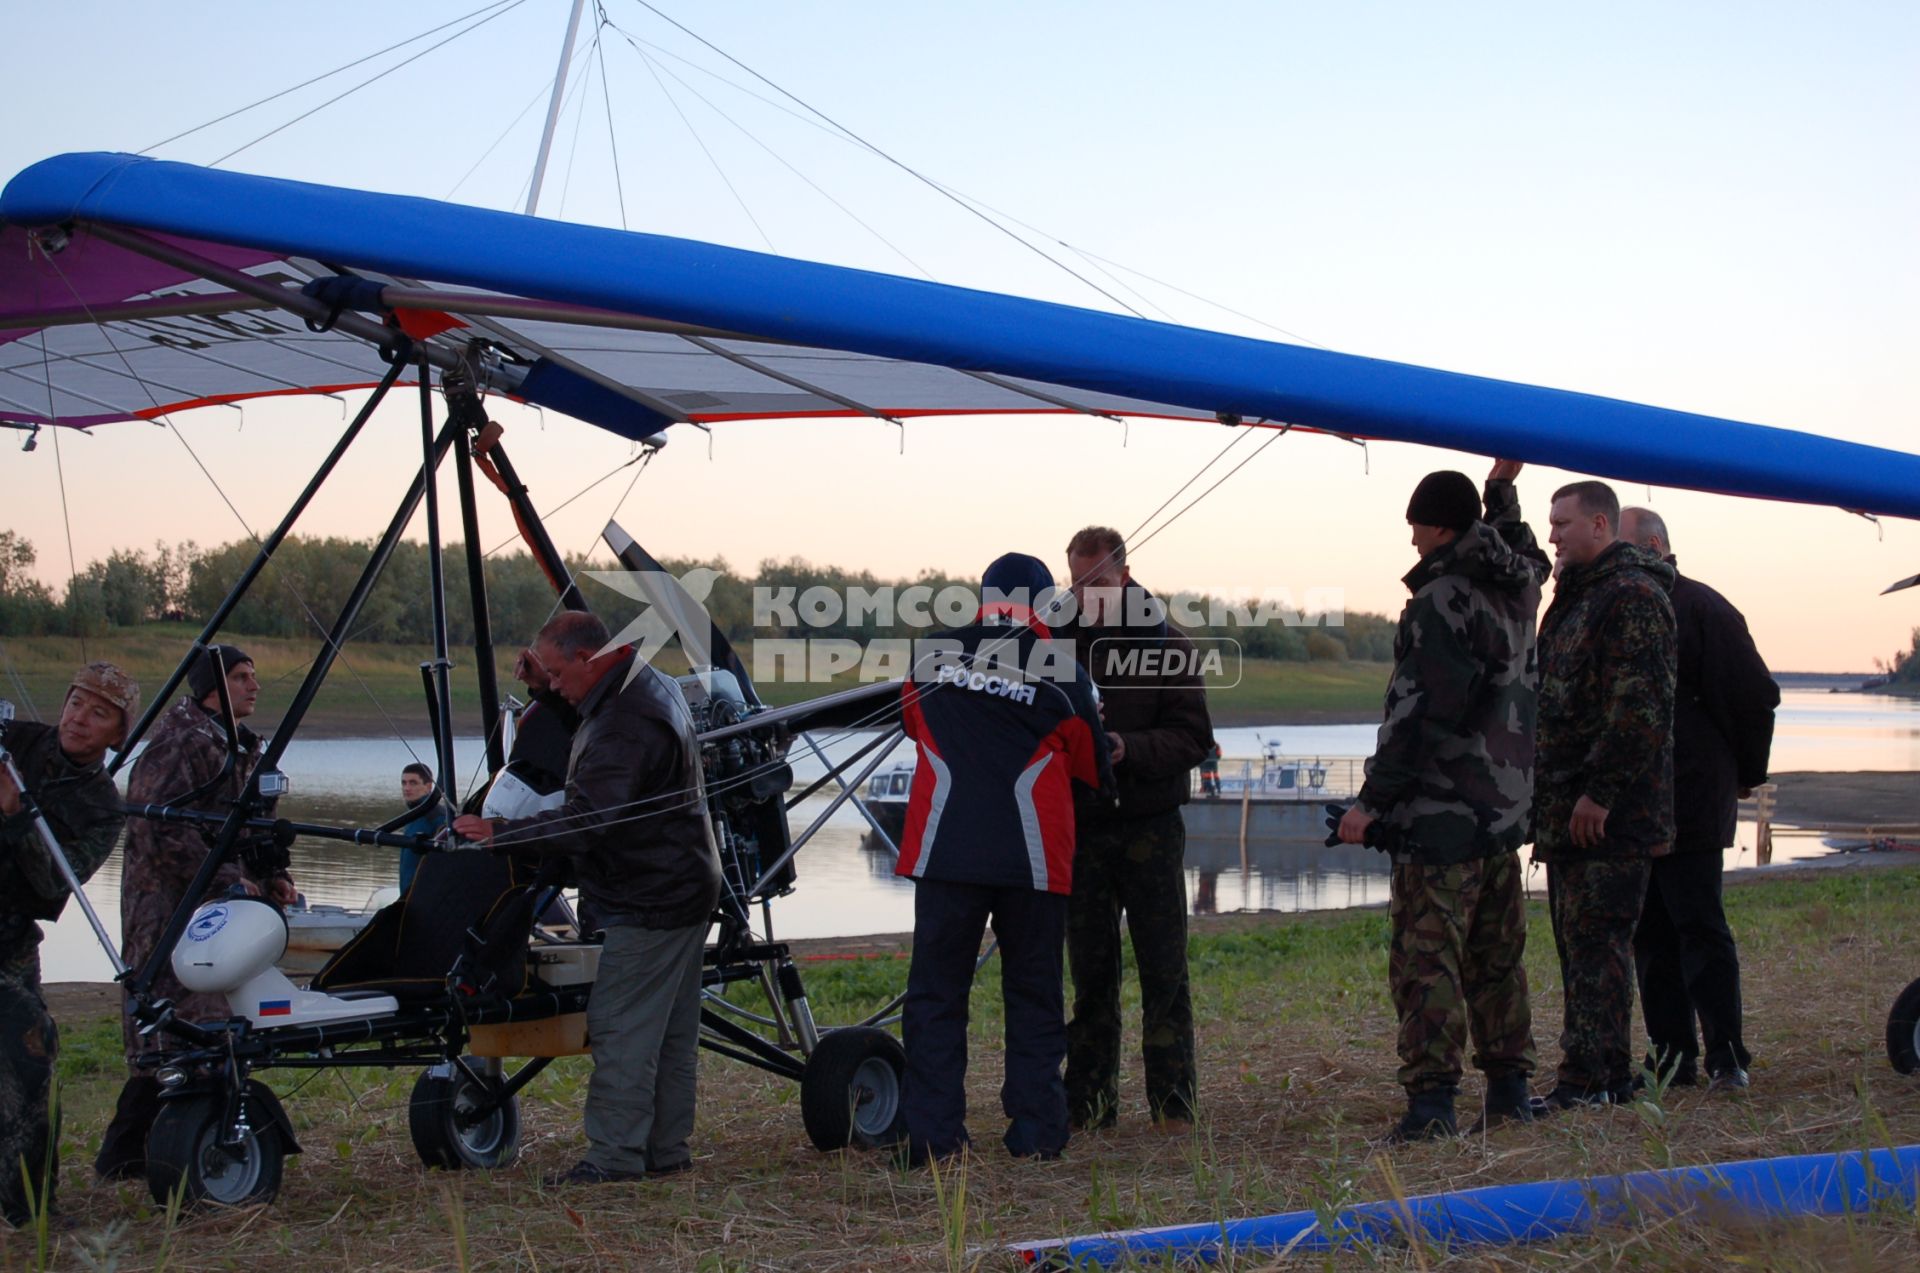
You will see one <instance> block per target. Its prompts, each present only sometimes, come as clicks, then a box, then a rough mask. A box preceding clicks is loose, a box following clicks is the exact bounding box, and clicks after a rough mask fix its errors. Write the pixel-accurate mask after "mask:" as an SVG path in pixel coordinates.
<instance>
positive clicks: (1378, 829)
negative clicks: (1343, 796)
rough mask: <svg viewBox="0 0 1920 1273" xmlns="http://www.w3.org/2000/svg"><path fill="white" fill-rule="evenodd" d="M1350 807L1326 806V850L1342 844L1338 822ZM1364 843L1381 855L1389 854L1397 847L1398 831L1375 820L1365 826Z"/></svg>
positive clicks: (1377, 819)
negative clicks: (1365, 835) (1365, 836)
mask: <svg viewBox="0 0 1920 1273" xmlns="http://www.w3.org/2000/svg"><path fill="white" fill-rule="evenodd" d="M1351 807H1352V806H1350V805H1344V804H1329V805H1327V806H1326V814H1327V847H1328V848H1330V849H1331V848H1334V847H1336V846H1338V845H1339V844H1341V843H1342V841H1341V839H1340V820H1341V819H1342V818H1344V817H1346V816H1347V810H1348V809H1349V808H1351ZM1364 843H1365V844H1366V846H1367V847H1368V848H1370V849H1378V850H1380V852H1382V853H1391V852H1393V851H1394V849H1396V848H1398V847H1399V843H1400V830H1399V828H1398V827H1392V826H1388V825H1387V824H1386V823H1385V822H1384V821H1382V820H1381V819H1379V818H1375V819H1374V820H1373V821H1372V822H1369V823H1368V824H1367V838H1366V840H1365V841H1364Z"/></svg>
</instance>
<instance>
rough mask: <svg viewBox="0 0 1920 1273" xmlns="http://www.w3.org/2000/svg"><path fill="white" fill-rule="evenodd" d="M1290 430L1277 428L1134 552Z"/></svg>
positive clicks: (1285, 427) (1285, 426)
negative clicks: (1250, 453) (1251, 452)
mask: <svg viewBox="0 0 1920 1273" xmlns="http://www.w3.org/2000/svg"><path fill="white" fill-rule="evenodd" d="M1292 428H1293V426H1292V425H1286V424H1283V425H1281V426H1280V427H1279V428H1277V429H1275V430H1274V431H1273V436H1272V437H1270V438H1268V439H1267V440H1266V441H1265V442H1262V443H1261V444H1260V445H1259V446H1257V447H1255V448H1254V451H1253V454H1252V455H1249V456H1248V457H1247V458H1246V459H1244V460H1242V461H1240V462H1239V463H1238V464H1236V465H1234V466H1233V467H1232V468H1230V469H1228V470H1227V471H1226V473H1225V474H1224V475H1222V476H1221V478H1220V480H1219V481H1217V482H1215V483H1214V484H1213V485H1212V486H1209V487H1208V488H1207V489H1206V490H1204V491H1201V492H1200V493H1199V494H1198V495H1196V496H1194V497H1193V500H1192V502H1190V503H1189V504H1188V505H1187V506H1186V507H1185V508H1182V509H1181V510H1180V511H1179V512H1177V513H1175V514H1174V515H1173V516H1172V517H1169V518H1167V520H1166V521H1164V522H1161V523H1160V525H1158V526H1156V527H1155V528H1154V529H1153V531H1152V533H1151V534H1149V535H1148V536H1147V537H1146V538H1145V539H1143V540H1141V541H1140V542H1139V543H1137V544H1135V545H1134V546H1133V547H1134V550H1135V551H1137V550H1139V549H1141V548H1144V547H1146V546H1147V545H1148V544H1150V543H1152V542H1153V539H1154V536H1155V535H1158V534H1159V533H1160V532H1161V531H1163V530H1165V529H1166V528H1167V527H1169V526H1171V525H1173V524H1174V523H1175V522H1177V521H1179V520H1180V519H1181V518H1182V517H1185V516H1186V515H1187V514H1188V513H1190V512H1192V511H1193V509H1194V506H1195V505H1197V504H1199V503H1200V501H1201V500H1203V499H1205V498H1206V497H1207V496H1209V495H1211V494H1213V493H1214V492H1215V491H1217V490H1219V489H1220V486H1221V483H1223V482H1225V481H1226V480H1227V479H1228V478H1230V477H1232V476H1233V475H1234V474H1235V473H1238V472H1239V471H1240V470H1241V469H1243V468H1245V467H1247V465H1249V464H1251V463H1253V461H1254V460H1256V459H1257V458H1259V455H1260V452H1262V451H1264V450H1266V449H1267V448H1268V447H1270V446H1272V445H1273V444H1274V443H1275V442H1278V441H1279V440H1280V439H1281V438H1284V437H1286V436H1287V433H1288V432H1289V431H1290V430H1291V429H1292Z"/></svg>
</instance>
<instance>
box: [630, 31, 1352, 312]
mask: <svg viewBox="0 0 1920 1273" xmlns="http://www.w3.org/2000/svg"><path fill="white" fill-rule="evenodd" d="M649 7H650V6H649ZM655 12H656V13H657V12H658V10H655ZM662 16H664V15H662ZM668 20H669V21H671V19H668ZM675 25H678V24H675ZM612 26H613V29H614V30H615V31H617V32H619V34H620V35H621V37H622V38H624V39H625V40H626V41H627V42H628V43H629V44H632V45H634V46H635V52H640V47H639V46H641V45H645V46H646V48H648V49H651V50H652V51H653V52H654V54H656V55H658V56H660V57H665V58H671V59H672V60H674V61H676V62H679V63H680V64H681V65H683V66H686V67H688V68H689V69H691V70H694V71H697V72H699V73H700V74H702V75H705V76H707V77H708V78H709V79H712V80H716V81H718V82H719V83H721V84H723V85H725V86H726V87H728V88H730V89H732V90H733V91H734V92H736V93H741V94H743V95H745V96H747V97H751V98H752V99H753V100H754V101H756V102H760V103H761V104H763V105H765V106H769V107H772V108H773V109H774V110H777V111H779V112H780V113H781V114H783V115H787V116H789V117H791V118H793V119H795V120H798V121H800V122H801V123H803V124H805V125H807V126H808V127H809V128H813V129H816V130H817V131H819V132H820V133H822V134H824V135H826V136H828V137H832V138H833V139H834V140H835V141H838V142H841V143H843V144H846V145H850V146H856V147H860V148H864V149H866V150H868V151H870V152H872V153H874V154H876V155H879V156H880V157H881V158H883V159H888V160H889V162H892V160H891V159H890V158H889V157H888V156H886V155H884V154H882V152H880V151H879V149H878V148H877V147H875V146H873V145H872V144H871V143H869V142H866V141H864V140H863V139H861V138H858V137H856V136H854V135H852V134H851V133H848V132H847V131H846V130H844V129H841V128H840V126H839V125H837V124H833V123H832V121H831V120H828V122H827V123H825V124H823V123H821V122H819V120H817V119H813V118H809V117H808V116H807V115H805V114H802V113H801V112H799V111H796V110H794V109H792V108H791V107H789V106H786V105H784V104H783V103H781V102H778V101H776V100H774V99H773V98H771V97H768V96H766V95H765V94H762V93H757V92H755V91H754V90H753V89H752V88H749V87H748V86H746V85H744V84H741V83H739V82H738V81H736V80H732V79H729V78H727V77H726V76H725V75H722V74H720V73H719V72H717V71H714V70H712V69H711V68H709V67H705V66H702V65H700V64H699V63H698V62H695V61H693V60H692V59H690V58H686V57H682V56H681V55H680V54H678V53H675V52H674V51H672V50H671V49H668V48H665V47H663V46H661V45H659V44H656V43H654V42H653V41H651V40H648V39H646V38H644V37H641V36H636V35H634V34H633V33H632V32H630V31H627V30H626V29H625V28H623V27H621V26H620V25H619V24H618V23H613V24H612ZM681 29H682V30H685V28H684V27H683V28H681ZM688 34H689V35H691V34H692V32H688ZM694 38H695V39H696V40H698V39H699V38H700V37H698V36H694ZM700 42H701V43H702V44H705V45H706V46H707V47H708V48H710V49H713V51H714V52H716V53H719V54H720V56H722V57H725V58H727V60H728V61H729V62H732V63H733V64H734V65H735V66H739V67H740V68H741V69H742V70H744V71H746V72H747V73H748V74H750V75H753V76H755V78H757V79H760V80H761V82H762V83H765V84H768V85H769V86H770V87H772V88H773V89H774V90H775V91H777V92H781V93H785V92H786V90H784V89H781V88H780V87H779V85H777V84H773V83H772V81H771V80H768V79H766V78H765V77H764V76H761V75H759V73H758V72H755V71H754V70H753V69H752V68H751V67H747V66H745V65H744V64H742V63H740V62H739V61H738V60H737V59H734V58H732V57H730V56H728V55H727V54H726V53H725V52H723V51H722V50H719V49H717V48H714V46H713V45H711V44H709V43H707V42H706V41H704V40H701V41H700ZM642 56H645V54H644V53H643V54H642ZM668 73H669V74H671V72H668ZM674 78H675V79H676V80H679V77H678V76H675V77H674ZM680 82H681V84H682V85H683V86H686V87H687V88H688V91H689V92H693V93H694V94H695V96H698V97H700V98H701V100H702V101H705V102H707V105H708V106H709V107H712V109H713V110H714V112H715V113H716V114H719V115H720V116H721V117H722V118H725V119H727V120H728V122H729V123H734V121H733V120H732V119H731V118H730V117H728V116H727V115H726V113H725V112H724V111H721V110H720V108H719V107H717V106H714V104H713V103H712V102H711V101H708V99H706V98H705V97H704V96H702V95H700V94H699V93H698V92H697V91H695V90H694V89H693V88H692V87H691V86H687V85H686V82H685V81H684V80H681V81H680ZM787 95H788V96H789V97H791V96H792V95H791V94H787ZM793 100H794V101H799V99H798V98H793ZM801 105H803V106H805V105H806V104H805V103H804V102H802V103H801ZM807 109H808V110H812V107H807ZM816 113H817V112H816ZM820 119H826V116H820ZM829 124H831V125H832V126H831V127H829ZM735 127H741V126H740V125H739V124H737V123H735ZM741 131H743V132H746V131H747V130H746V129H745V128H743V127H741ZM748 136H749V137H751V136H752V134H751V133H748ZM754 140H755V143H756V144H758V145H761V146H762V147H763V148H765V144H764V143H761V142H759V141H758V139H757V138H755V139H754ZM769 153H773V152H771V151H769ZM774 158H775V159H780V157H779V155H777V154H775V155H774ZM780 162H781V163H783V164H785V163H786V161H785V160H784V159H781V160H780ZM787 166H788V167H789V168H791V167H792V165H790V164H788V165H787ZM794 171H795V173H796V175H798V170H797V169H795V170H794ZM915 175H916V176H919V177H920V179H921V180H923V181H926V182H928V183H929V184H930V185H932V186H933V187H934V188H935V189H937V190H938V191H939V192H941V193H942V194H945V195H947V196H948V197H949V198H952V199H954V200H956V201H959V202H961V203H963V204H971V205H974V206H975V207H976V208H978V209H981V210H984V211H985V212H987V213H991V214H992V215H993V216H995V217H999V218H1001V219H1002V220H1005V221H1009V222H1011V223H1013V224H1014V225H1017V226H1019V227H1021V228H1022V229H1024V230H1027V231H1030V232H1031V233H1033V234H1036V235H1039V236H1040V237H1042V238H1044V239H1046V240H1048V241H1050V242H1052V243H1056V244H1058V245H1059V246H1061V247H1063V248H1065V249H1067V250H1068V251H1069V252H1072V253H1073V254H1074V255H1076V256H1078V257H1080V258H1081V259H1083V260H1085V261H1087V262H1089V263H1090V264H1094V265H1095V266H1096V268H1098V267H1099V266H1109V267H1112V268H1113V269H1118V270H1122V271H1125V272H1126V273H1128V274H1132V275H1135V276H1137V277H1139V278H1142V279H1145V280H1146V281H1148V282H1149V283H1152V284H1154V285H1155V286H1158V287H1164V288H1166V289H1167V290H1168V291H1170V292H1175V293H1177V294H1179V295H1181V296H1184V297H1186V298H1187V299H1188V300H1191V301H1195V302H1198V303H1199V304H1202V305H1205V306H1207V307H1209V308H1211V309H1217V310H1219V311H1221V312H1222V313H1226V314H1231V315H1233V316H1234V317H1235V318H1240V319H1244V320H1245V321H1247V322H1250V323H1254V324H1257V325H1258V326H1261V327H1264V328H1266V329H1267V330H1269V331H1273V332H1277V333H1279V334H1280V335H1282V336H1285V337H1286V338H1287V339H1289V340H1294V341H1298V342H1300V343H1301V344H1304V345H1311V346H1313V347H1315V348H1317V349H1326V348H1328V346H1326V345H1324V344H1322V343H1321V342H1319V341H1317V340H1314V339H1312V338H1311V337H1308V336H1303V335H1301V334H1299V333H1298V332H1294V331H1291V330H1289V329H1287V328H1285V327H1281V326H1279V325H1278V324H1276V323H1272V322H1269V321H1267V320H1266V319H1264V318H1260V317H1258V316H1257V315H1254V314H1249V313H1245V312H1244V311H1241V310H1238V309H1235V308H1234V307H1233V306H1231V305H1227V304H1224V303H1222V302H1220V301H1216V300H1213V299H1212V298H1210V297H1207V296H1202V295H1201V294H1199V293H1198V292H1194V291H1190V290H1188V289H1186V288H1183V287H1180V286H1177V285H1176V284H1173V283H1169V282H1167V281H1166V280H1165V279H1161V278H1157V277H1155V276H1154V275H1152V274H1148V273H1147V272H1145V271H1144V270H1138V269H1135V268H1133V267H1132V266H1129V265H1125V264H1122V263H1121V262H1119V261H1115V260H1113V259H1111V258H1109V257H1104V256H1101V255H1099V254H1098V253H1095V252H1091V251H1089V250H1087V249H1086V248H1083V247H1080V246H1078V245H1077V244H1074V243H1071V242H1069V241H1067V240H1066V239H1064V238H1061V237H1060V236H1059V235H1057V234H1055V233H1053V232H1052V231H1050V230H1047V229H1045V228H1043V227H1041V226H1037V225H1034V224H1033V223H1031V222H1029V221H1025V220H1022V219H1021V218H1019V217H1016V216H1014V215H1013V214H1012V213H1009V212H1007V211H1005V210H1004V209H1001V208H998V207H995V206H994V205H993V204H991V203H988V202H987V201H985V200H983V199H980V198H978V197H976V196H974V195H971V194H968V193H967V192H966V191H964V190H960V189H958V188H957V187H954V186H951V185H948V184H947V183H946V182H943V181H938V180H936V179H933V178H929V177H925V176H923V175H921V174H918V173H915ZM802 179H803V180H805V178H804V177H803V178H802ZM808 184H809V185H812V184H813V183H812V182H810V181H809V182H808ZM815 188H816V189H818V187H815ZM821 193H822V194H823V195H824V194H825V191H821ZM829 198H830V196H829ZM835 206H836V207H840V206H841V205H840V204H839V203H838V202H837V201H835ZM841 210H842V211H847V214H848V216H850V217H853V214H852V212H850V211H848V210H847V209H845V208H844V207H842V209H841ZM976 215H978V214H977V213H976ZM853 219H854V220H855V221H859V218H858V217H853ZM860 224H861V225H862V226H863V227H864V226H865V223H864V222H860ZM867 228H869V229H870V227H867ZM875 237H876V238H880V236H879V235H878V234H877V233H875ZM881 241H882V242H885V239H881ZM887 246H888V247H892V246H893V245H892V244H890V243H889V244H888V245H887ZM894 250H895V251H896V252H897V251H898V249H897V248H895V249H894ZM1049 259H1051V258H1049ZM1055 263H1056V264H1058V262H1055ZM914 268H915V269H919V268H920V267H919V266H918V265H915V266H914ZM1068 272H1069V273H1072V271H1068ZM1101 272H1102V273H1107V271H1106V270H1102V271H1101ZM921 273H923V274H925V273H926V271H924V270H921ZM928 277H931V276H930V275H929V276H928ZM1076 277H1078V276H1077V275H1076ZM1107 277H1109V278H1112V277H1113V276H1112V275H1111V274H1110V273H1107ZM1127 290H1128V291H1129V292H1131V293H1132V294H1133V295H1134V296H1136V297H1139V298H1140V299H1141V300H1142V302H1143V303H1145V304H1147V305H1148V306H1149V308H1152V309H1155V310H1157V311H1159V312H1160V313H1162V314H1165V313H1166V310H1165V309H1164V307H1162V306H1160V305H1157V304H1154V303H1153V302H1152V301H1149V300H1147V299H1146V297H1145V295H1144V293H1142V292H1140V291H1139V290H1138V289H1137V288H1128V289H1127ZM1133 312H1134V313H1136V314H1138V311H1137V310H1135V311H1133Z"/></svg>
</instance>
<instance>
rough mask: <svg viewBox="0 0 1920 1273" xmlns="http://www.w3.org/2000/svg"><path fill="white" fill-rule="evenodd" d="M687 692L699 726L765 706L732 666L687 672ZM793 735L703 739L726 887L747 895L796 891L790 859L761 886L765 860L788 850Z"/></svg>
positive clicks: (728, 721)
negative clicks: (747, 691)
mask: <svg viewBox="0 0 1920 1273" xmlns="http://www.w3.org/2000/svg"><path fill="white" fill-rule="evenodd" d="M679 684H680V690H681V693H682V694H684V695H685V696H686V699H687V706H688V708H689V709H690V710H691V711H692V713H693V721H694V728H695V729H697V730H698V731H699V732H701V733H703V734H704V733H706V732H707V731H709V730H714V729H720V728H722V727H724V726H727V725H735V724H738V723H739V722H741V721H743V720H748V719H750V718H751V717H752V716H753V714H754V713H755V712H756V711H757V710H759V709H757V708H755V707H754V706H753V705H752V704H750V703H748V702H747V700H746V696H745V695H744V694H742V693H741V692H740V682H739V681H738V680H736V679H735V678H734V676H733V674H732V673H731V672H725V671H719V670H714V671H708V672H702V673H697V674H694V675H690V676H683V677H681V678H680V681H679ZM786 751H787V742H786V739H785V738H784V737H781V736H779V735H778V734H777V732H776V731H775V730H773V729H769V730H767V731H766V733H765V734H758V733H753V732H747V733H740V734H733V735H730V736H729V737H726V738H722V739H717V740H715V741H713V742H708V743H703V744H702V745H701V748H700V768H701V772H702V776H703V777H704V779H705V781H706V788H707V811H708V817H709V819H710V820H711V821H712V823H713V834H714V839H715V841H716V842H717V844H718V846H719V849H720V866H721V869H722V870H723V871H725V872H726V875H727V883H728V889H729V891H731V892H732V893H733V894H734V895H735V896H737V897H739V898H742V899H744V900H752V901H758V900H760V899H762V898H768V897H780V896H783V895H785V894H787V893H790V892H792V891H793V882H794V869H793V861H792V859H788V860H787V861H786V862H785V863H784V864H783V865H782V866H781V867H780V869H779V870H778V871H776V872H775V873H774V875H773V877H772V878H771V879H769V880H768V881H767V882H766V883H765V884H763V885H761V887H760V888H758V889H755V888H754V887H753V885H754V883H755V882H756V881H757V880H759V878H760V875H761V872H762V871H764V870H765V869H766V866H767V864H769V863H771V862H774V861H777V860H778V859H779V858H780V856H781V855H782V854H784V853H785V852H786V851H787V846H788V844H789V840H788V837H787V812H786V809H785V808H784V807H783V806H782V803H781V800H780V797H781V796H783V795H785V794H786V792H787V790H788V789H789V788H790V787H792V786H793V767H792V766H791V765H789V764H788V763H787V759H786Z"/></svg>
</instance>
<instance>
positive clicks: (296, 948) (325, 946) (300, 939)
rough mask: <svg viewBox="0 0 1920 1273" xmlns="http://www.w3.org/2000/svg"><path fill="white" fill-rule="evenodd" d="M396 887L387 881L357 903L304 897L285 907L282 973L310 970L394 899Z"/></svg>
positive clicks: (398, 891)
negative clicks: (348, 904)
mask: <svg viewBox="0 0 1920 1273" xmlns="http://www.w3.org/2000/svg"><path fill="white" fill-rule="evenodd" d="M399 897H400V890H399V889H398V888H396V887H394V886H393V885H391V884H389V885H387V886H386V887H385V888H379V889H375V890H374V891H373V892H372V893H370V894H368V895H367V900H366V902H365V903H363V904H362V905H360V906H357V907H353V906H335V905H333V904H332V903H329V902H309V901H308V900H307V899H306V898H305V897H302V898H300V900H299V902H298V903H297V904H296V905H294V906H290V907H288V908H287V910H286V912H285V914H286V921H287V951H286V954H284V955H282V956H281V957H280V960H279V967H280V969H281V970H282V971H283V972H289V973H312V972H315V971H317V970H318V969H319V967H320V965H322V964H324V963H326V962H327V958H328V957H329V956H330V955H332V954H333V952H334V951H336V950H338V949H340V948H341V947H342V946H344V945H346V944H347V943H348V942H350V941H352V940H353V938H354V936H355V934H357V933H358V932H359V931H360V930H361V929H363V928H365V927H366V926H367V925H368V924H369V923H371V922H372V921H373V917H374V915H375V914H377V913H378V912H379V911H380V909H381V908H382V907H384V906H388V905H391V904H392V903H393V902H395V901H398V900H399Z"/></svg>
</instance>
